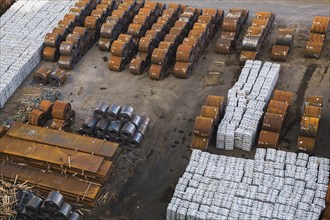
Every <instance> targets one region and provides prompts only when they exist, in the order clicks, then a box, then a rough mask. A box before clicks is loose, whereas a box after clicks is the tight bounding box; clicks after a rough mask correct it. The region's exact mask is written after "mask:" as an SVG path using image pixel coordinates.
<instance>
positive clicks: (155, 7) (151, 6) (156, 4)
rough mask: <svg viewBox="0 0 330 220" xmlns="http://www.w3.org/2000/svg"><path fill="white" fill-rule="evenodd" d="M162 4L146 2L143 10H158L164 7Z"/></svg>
mask: <svg viewBox="0 0 330 220" xmlns="http://www.w3.org/2000/svg"><path fill="white" fill-rule="evenodd" d="M160 4H161V3H159V2H150V1H146V2H145V3H144V5H143V8H147V9H152V10H156V9H157V8H161V7H162V6H161V5H160Z"/></svg>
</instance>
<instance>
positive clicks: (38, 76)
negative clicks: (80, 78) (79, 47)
mask: <svg viewBox="0 0 330 220" xmlns="http://www.w3.org/2000/svg"><path fill="white" fill-rule="evenodd" d="M67 77H68V76H67V74H66V72H65V71H64V70H62V69H56V70H52V69H49V68H47V67H40V68H39V69H37V70H36V71H35V72H34V73H33V80H34V81H35V82H36V83H38V84H40V85H46V84H48V83H49V84H50V85H52V86H61V85H63V83H64V82H65V81H66V79H67Z"/></svg>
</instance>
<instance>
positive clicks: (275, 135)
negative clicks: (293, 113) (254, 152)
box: [258, 90, 293, 149]
mask: <svg viewBox="0 0 330 220" xmlns="http://www.w3.org/2000/svg"><path fill="white" fill-rule="evenodd" d="M292 100H293V93H291V92H287V91H282V90H275V93H274V97H273V99H272V100H271V101H270V102H269V104H268V108H267V112H266V114H265V115H264V119H263V122H262V130H261V132H260V134H259V140H258V147H264V148H275V149H276V148H277V147H278V144H279V140H280V134H281V130H282V126H283V123H284V120H285V117H286V114H287V112H288V107H289V105H291V104H292Z"/></svg>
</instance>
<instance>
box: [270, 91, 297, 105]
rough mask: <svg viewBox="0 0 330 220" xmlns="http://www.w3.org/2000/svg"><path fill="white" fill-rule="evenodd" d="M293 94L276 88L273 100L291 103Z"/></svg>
mask: <svg viewBox="0 0 330 220" xmlns="http://www.w3.org/2000/svg"><path fill="white" fill-rule="evenodd" d="M293 96H294V94H293V93H292V92H288V91H283V90H278V89H276V90H275V92H274V96H273V100H275V101H280V102H285V103H288V104H289V105H291V104H292V101H293Z"/></svg>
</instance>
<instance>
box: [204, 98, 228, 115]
mask: <svg viewBox="0 0 330 220" xmlns="http://www.w3.org/2000/svg"><path fill="white" fill-rule="evenodd" d="M205 105H206V106H212V107H217V108H219V109H220V110H221V109H222V108H223V107H224V97H223V96H216V95H208V96H207V99H206V102H205ZM219 115H220V116H221V112H219Z"/></svg>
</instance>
